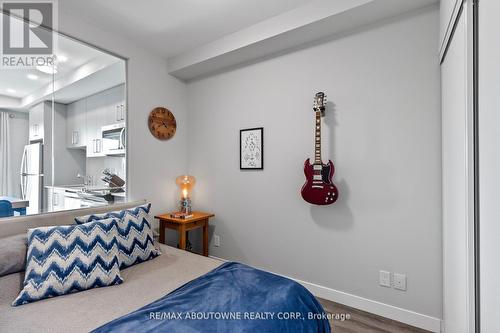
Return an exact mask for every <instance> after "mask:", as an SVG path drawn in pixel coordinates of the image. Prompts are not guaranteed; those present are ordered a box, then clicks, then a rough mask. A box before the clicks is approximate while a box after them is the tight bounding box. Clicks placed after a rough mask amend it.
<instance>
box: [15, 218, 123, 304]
mask: <svg viewBox="0 0 500 333" xmlns="http://www.w3.org/2000/svg"><path fill="white" fill-rule="evenodd" d="M117 227H118V220H117V219H107V220H102V221H96V222H92V223H86V224H82V225H71V226H56V227H42V228H36V229H29V230H28V254H27V265H26V274H25V278H24V283H23V290H21V292H20V294H19V296H18V297H17V298H16V299H15V300H14V302H13V303H12V306H18V305H22V304H26V303H31V302H35V301H38V300H41V299H44V298H49V297H55V296H61V295H65V294H69V293H74V292H79V291H83V290H87V289H92V288H98V287H105V286H111V285H115V284H120V283H122V282H123V279H122V278H121V276H120V268H119V260H118V253H119V251H118V247H119V245H118V241H117V236H118V228H117Z"/></svg>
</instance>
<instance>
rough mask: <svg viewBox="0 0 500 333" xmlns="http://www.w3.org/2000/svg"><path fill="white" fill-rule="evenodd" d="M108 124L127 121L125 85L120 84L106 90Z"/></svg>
mask: <svg viewBox="0 0 500 333" xmlns="http://www.w3.org/2000/svg"><path fill="white" fill-rule="evenodd" d="M106 98H107V103H106V104H107V108H106V111H105V112H106V124H105V125H114V124H119V123H123V122H125V114H126V112H125V111H126V110H125V85H123V84H122V85H119V86H116V87H114V88H111V89H109V90H107V91H106Z"/></svg>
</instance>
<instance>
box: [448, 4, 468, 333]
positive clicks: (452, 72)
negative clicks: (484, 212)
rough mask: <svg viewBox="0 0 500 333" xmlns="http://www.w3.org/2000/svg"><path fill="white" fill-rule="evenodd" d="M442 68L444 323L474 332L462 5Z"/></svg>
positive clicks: (455, 330) (461, 332)
mask: <svg viewBox="0 0 500 333" xmlns="http://www.w3.org/2000/svg"><path fill="white" fill-rule="evenodd" d="M463 6H464V7H463V8H462V12H461V15H460V16H459V17H458V18H457V20H458V21H457V22H456V28H455V30H454V33H453V35H452V37H451V40H450V41H449V43H448V49H447V52H446V54H445V58H444V60H443V63H442V66H441V75H442V76H441V79H442V130H443V131H442V135H443V143H442V144H443V146H442V149H443V292H444V295H443V319H444V329H445V332H450V333H468V332H474V246H473V245H474V170H473V167H474V163H473V162H474V155H473V153H474V149H473V117H472V115H473V99H472V96H473V95H472V93H473V91H472V78H473V77H472V52H471V50H472V43H471V41H472V39H471V37H472V35H471V34H470V31H471V30H470V28H471V25H470V22H472V20H471V19H472V18H471V17H470V16H469V15H470V11H469V10H468V8H467V4H464V5H463Z"/></svg>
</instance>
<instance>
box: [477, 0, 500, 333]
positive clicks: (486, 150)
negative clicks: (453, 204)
mask: <svg viewBox="0 0 500 333" xmlns="http://www.w3.org/2000/svg"><path fill="white" fill-rule="evenodd" d="M499 11H500V2H498V1H493V0H490V1H481V2H480V7H479V128H480V132H479V177H480V181H479V189H480V194H479V198H480V251H479V253H480V256H481V257H480V267H481V270H480V283H481V284H480V288H481V304H480V306H481V307H480V308H481V332H483V333H496V332H500V321H499V320H498V314H499V313H500V285H499V283H498V277H499V276H500V264H499V260H498V255H499V253H500V242H499V240H500V223H499V222H500V195H499V193H498V189H499V188H500V175H499V171H500V147H499V143H500V131H499V130H498V126H499V124H500V111H499V106H500V94H499V91H500V64H499V63H498V59H499V57H500V44H499V43H498V29H499V28H500V22H499V21H498V13H499Z"/></svg>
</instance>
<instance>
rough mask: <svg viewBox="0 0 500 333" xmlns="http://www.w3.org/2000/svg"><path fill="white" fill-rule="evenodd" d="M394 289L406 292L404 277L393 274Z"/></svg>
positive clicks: (403, 275)
mask: <svg viewBox="0 0 500 333" xmlns="http://www.w3.org/2000/svg"><path fill="white" fill-rule="evenodd" d="M394 289H397V290H403V291H406V275H405V274H399V273H394Z"/></svg>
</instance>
